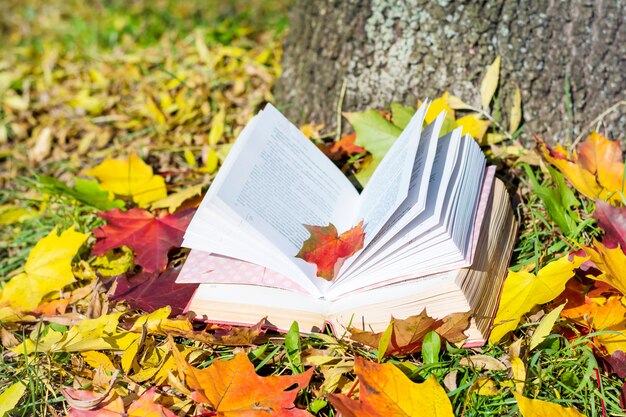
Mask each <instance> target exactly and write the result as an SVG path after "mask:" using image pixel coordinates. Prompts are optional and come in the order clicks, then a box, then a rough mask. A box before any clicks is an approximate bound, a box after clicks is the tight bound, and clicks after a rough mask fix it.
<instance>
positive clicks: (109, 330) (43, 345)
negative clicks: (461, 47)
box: [11, 313, 141, 355]
mask: <svg viewBox="0 0 626 417" xmlns="http://www.w3.org/2000/svg"><path fill="white" fill-rule="evenodd" d="M121 314H122V313H113V314H106V315H102V316H100V317H98V318H95V319H84V320H82V321H81V322H80V323H79V324H78V325H76V326H73V327H72V328H70V329H69V330H68V331H67V332H58V331H56V330H54V329H48V331H47V333H46V334H45V335H44V336H41V335H38V334H35V335H33V338H28V339H26V340H24V342H23V343H22V344H21V345H19V346H16V347H14V348H12V349H11V350H12V351H13V352H15V353H16V354H18V355H21V354H27V355H29V354H31V353H33V352H41V353H53V352H86V351H90V350H105V349H108V350H126V349H127V348H128V347H129V346H130V345H131V344H132V343H133V342H135V341H136V340H137V339H139V338H140V337H141V335H140V334H138V333H133V332H129V331H121V332H118V331H117V324H118V320H119V317H120V315H121Z"/></svg>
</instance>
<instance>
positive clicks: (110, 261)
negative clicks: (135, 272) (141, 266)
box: [90, 246, 135, 277]
mask: <svg viewBox="0 0 626 417" xmlns="http://www.w3.org/2000/svg"><path fill="white" fill-rule="evenodd" d="M90 265H91V266H92V267H93V268H94V269H95V270H97V271H98V273H99V274H100V275H102V276H104V277H114V276H117V275H122V274H124V273H126V272H127V271H129V270H131V269H132V268H133V267H134V266H135V256H134V255H133V251H132V250H131V249H130V248H128V247H127V246H122V247H121V248H118V249H110V250H108V251H106V253H105V254H104V255H101V256H97V257H96V258H94V260H93V261H91V263H90Z"/></svg>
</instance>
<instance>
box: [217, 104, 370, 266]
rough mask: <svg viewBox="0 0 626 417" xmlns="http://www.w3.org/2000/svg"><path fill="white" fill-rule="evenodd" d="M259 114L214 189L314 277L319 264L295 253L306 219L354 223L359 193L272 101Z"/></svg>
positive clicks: (305, 234)
mask: <svg viewBox="0 0 626 417" xmlns="http://www.w3.org/2000/svg"><path fill="white" fill-rule="evenodd" d="M258 117H259V119H258V121H256V124H255V126H254V129H253V131H252V132H251V133H250V134H249V135H247V137H246V138H244V139H246V141H245V143H243V144H239V145H240V146H239V147H238V148H237V150H236V152H237V153H236V154H234V155H233V154H231V155H229V157H228V160H229V162H230V165H231V166H236V169H229V170H227V171H225V172H224V175H223V176H222V179H221V181H220V182H217V183H216V185H217V187H216V188H215V189H213V187H211V188H212V194H213V196H215V197H217V198H219V199H220V200H221V201H222V202H223V203H224V204H226V205H227V206H228V207H229V208H230V209H231V210H232V211H233V212H234V213H236V214H237V215H238V216H239V217H240V218H241V219H242V221H244V222H245V223H247V224H248V225H250V226H252V227H254V228H255V229H256V230H258V231H259V232H260V233H261V234H263V236H265V237H266V238H267V239H268V240H269V241H270V242H271V243H272V244H273V245H274V246H275V247H276V248H277V249H278V250H279V251H281V252H282V253H284V254H285V255H286V256H287V257H292V258H293V262H294V263H295V264H297V265H298V267H299V268H300V269H301V270H303V271H304V272H305V273H306V274H307V275H308V276H310V277H311V278H313V277H315V266H314V265H311V264H308V263H306V262H304V261H303V260H301V259H298V258H295V257H294V256H295V255H296V254H297V253H298V251H299V249H300V247H301V246H302V243H303V242H304V241H305V240H306V239H307V238H308V237H309V233H308V231H307V230H306V228H305V227H304V226H303V225H304V224H311V225H321V226H325V225H328V223H331V222H332V223H333V224H335V225H336V226H337V228H338V229H339V230H342V228H348V227H350V226H351V225H350V216H351V214H352V213H354V206H355V204H356V201H357V199H358V193H357V191H356V189H355V188H354V187H353V186H352V184H351V183H350V181H349V180H348V179H347V178H346V177H345V176H344V174H343V173H342V172H341V171H340V170H339V169H338V168H337V167H336V166H335V165H334V164H333V163H332V162H331V161H330V160H329V159H328V158H327V157H326V156H325V155H324V154H323V153H322V152H321V151H320V150H319V149H317V147H316V146H315V145H314V144H313V143H311V142H310V141H309V140H308V139H307V138H306V137H305V136H304V135H303V134H302V133H301V132H300V131H299V130H298V129H297V128H296V127H295V126H293V125H292V124H291V123H290V122H289V121H288V120H287V119H285V118H284V116H282V114H280V113H279V112H278V111H277V110H276V109H274V107H272V106H271V105H269V104H268V105H267V107H266V109H265V110H264V111H263V112H262V113H261V114H260V115H259V116H258ZM233 150H235V149H233ZM231 152H232V151H231ZM222 173H223V171H220V173H219V174H218V176H220V174H222ZM242 259H245V258H242Z"/></svg>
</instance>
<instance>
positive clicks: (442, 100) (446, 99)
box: [424, 91, 454, 124]
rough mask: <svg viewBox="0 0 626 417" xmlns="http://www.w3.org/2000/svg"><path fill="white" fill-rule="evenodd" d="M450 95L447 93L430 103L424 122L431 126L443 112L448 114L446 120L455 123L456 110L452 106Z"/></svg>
mask: <svg viewBox="0 0 626 417" xmlns="http://www.w3.org/2000/svg"><path fill="white" fill-rule="evenodd" d="M451 97H452V96H450V94H449V93H448V92H447V91H446V92H444V93H443V94H442V95H441V97H437V98H436V99H434V100H433V101H432V103H430V105H429V106H428V109H427V110H426V115H425V116H424V122H425V123H426V124H430V123H432V122H434V121H435V119H436V118H437V116H439V114H440V113H441V112H444V111H445V112H446V119H448V120H451V121H454V110H453V109H452V107H451V106H450V104H449V103H450V98H451Z"/></svg>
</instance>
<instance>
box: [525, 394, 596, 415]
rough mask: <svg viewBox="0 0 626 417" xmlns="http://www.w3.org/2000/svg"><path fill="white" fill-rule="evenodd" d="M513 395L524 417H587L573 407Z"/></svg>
mask: <svg viewBox="0 0 626 417" xmlns="http://www.w3.org/2000/svg"><path fill="white" fill-rule="evenodd" d="M513 395H514V396H515V400H516V401H517V405H518V406H519V411H520V412H521V413H522V416H524V417H585V416H584V414H581V413H580V412H579V411H578V410H576V409H575V408H573V407H567V408H566V407H563V406H562V405H559V404H555V403H551V402H548V401H542V400H532V399H530V398H526V397H524V396H522V395H520V394H518V393H516V392H514V393H513Z"/></svg>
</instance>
